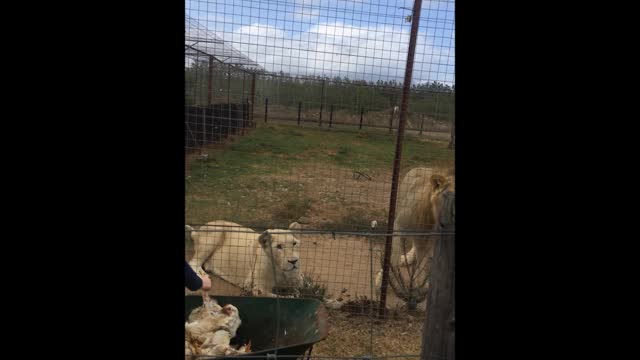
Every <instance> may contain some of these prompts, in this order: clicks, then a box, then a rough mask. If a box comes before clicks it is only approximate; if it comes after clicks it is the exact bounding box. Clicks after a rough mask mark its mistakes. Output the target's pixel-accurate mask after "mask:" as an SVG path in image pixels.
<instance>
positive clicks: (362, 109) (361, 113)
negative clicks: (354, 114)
mask: <svg viewBox="0 0 640 360" xmlns="http://www.w3.org/2000/svg"><path fill="white" fill-rule="evenodd" d="M363 116H364V108H360V127H359V129H360V130H362V117H363Z"/></svg>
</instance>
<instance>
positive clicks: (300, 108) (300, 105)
mask: <svg viewBox="0 0 640 360" xmlns="http://www.w3.org/2000/svg"><path fill="white" fill-rule="evenodd" d="M300 111H302V101H299V102H298V126H300Z"/></svg>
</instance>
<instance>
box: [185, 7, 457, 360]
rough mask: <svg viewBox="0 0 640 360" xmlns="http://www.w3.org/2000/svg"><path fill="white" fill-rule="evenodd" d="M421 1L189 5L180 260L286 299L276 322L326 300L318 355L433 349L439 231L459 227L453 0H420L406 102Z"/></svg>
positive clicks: (449, 233) (230, 287) (238, 292)
mask: <svg viewBox="0 0 640 360" xmlns="http://www.w3.org/2000/svg"><path fill="white" fill-rule="evenodd" d="M413 6H414V3H413V1H404V0H395V1H394V0H391V1H380V0H372V1H344V0H329V1H317V0H292V1H285V0H267V1H257V0H256V1H252V0H219V1H215V0H208V1H204V0H203V1H196V0H188V1H187V2H186V18H185V24H186V28H185V156H186V160H187V161H186V169H185V170H186V178H185V185H186V209H185V210H186V212H185V213H186V223H187V224H188V226H187V229H186V231H185V249H186V251H185V260H186V261H188V262H189V263H190V265H191V266H192V267H193V268H194V269H196V270H199V269H203V270H206V271H207V272H209V274H210V275H211V277H212V279H213V288H212V290H211V294H212V295H213V296H214V297H216V296H221V297H224V296H241V297H248V298H255V299H257V298H262V297H265V296H268V297H271V296H273V299H275V301H278V303H277V304H278V307H277V309H278V311H277V313H276V315H274V319H275V320H277V321H280V320H278V319H280V317H281V316H284V315H282V313H283V312H286V307H287V306H288V305H287V304H288V303H287V301H289V300H290V299H291V298H293V299H317V300H319V301H320V302H321V304H322V306H323V308H326V309H327V310H328V320H327V321H328V323H329V332H328V335H327V336H326V338H325V339H324V340H323V341H319V342H317V343H314V344H312V345H311V347H309V348H308V349H305V350H304V351H305V352H304V356H305V357H307V358H334V359H337V358H343V357H346V358H354V357H358V358H362V357H367V358H398V357H400V358H416V357H418V356H419V355H420V354H421V349H422V339H421V337H420V336H419V334H420V333H421V332H422V329H423V324H424V319H425V316H426V309H427V301H426V300H427V298H428V291H429V288H430V285H429V284H430V274H431V267H432V264H431V257H432V255H433V251H434V244H435V243H436V242H437V241H452V240H453V238H454V231H455V229H454V226H453V224H454V223H455V221H454V219H455V206H454V201H453V199H454V196H455V172H454V151H453V150H452V149H450V147H449V145H450V143H452V142H453V139H454V137H453V135H454V134H453V127H454V118H455V111H454V105H455V78H454V59H455V54H454V45H453V41H454V28H455V21H454V16H453V15H454V2H453V1H424V2H422V7H421V11H420V16H419V18H420V22H419V26H418V27H417V28H416V29H415V36H416V47H415V56H414V61H413V64H412V69H413V77H412V80H411V84H410V88H409V92H408V94H409V96H408V97H405V100H406V107H405V106H403V91H402V90H403V85H404V75H405V70H406V66H407V53H408V51H409V42H410V41H409V39H410V35H411V27H412V23H413V22H414V21H415V19H413V16H414V15H415V14H417V12H415V11H414V10H412V8H413ZM403 109H404V110H403ZM401 122H404V123H403V124H402V126H401ZM403 129H404V131H401V132H402V134H398V131H399V130H403ZM399 135H404V140H403V145H402V147H401V148H402V156H401V158H399V159H398V160H401V162H400V163H398V165H399V166H398V168H399V173H400V176H399V177H398V179H399V180H398V181H394V178H395V177H394V173H395V171H396V169H395V168H394V158H395V157H396V142H397V141H398V139H399ZM394 187H397V189H398V190H397V199H396V198H395V197H394V196H392V192H393V191H392V190H393V188H394ZM391 206H393V209H394V211H393V213H395V216H391V218H390V209H391ZM392 215H393V214H392ZM390 222H391V223H390ZM387 245H388V246H389V249H386V248H385V247H386V246H387ZM385 256H387V257H388V266H385V261H384V259H385ZM385 272H387V273H388V281H384V278H385V276H386V275H384V276H383V273H385ZM187 295H189V296H194V295H197V294H193V293H191V292H189V291H187ZM230 299H231V298H230ZM220 305H224V304H220ZM281 307H284V309H285V310H282V309H283V308H281ZM243 311H251V310H244V308H243V309H242V311H241V314H240V315H241V317H242V312H243ZM243 321H245V318H243ZM248 321H252V320H251V319H248ZM253 321H255V320H253ZM279 325H281V324H279ZM246 326H250V325H246ZM280 330H282V329H279V328H278V329H277V330H273V333H274V339H273V343H272V344H280V343H279V342H282V341H285V342H286V341H289V340H287V339H290V337H291V335H286V334H284V333H281V331H280ZM290 330H291V329H290ZM241 338H242V339H244V340H247V339H245V338H244V337H241ZM249 340H250V339H249ZM236 341H240V340H236ZM254 341H255V339H254ZM259 343H260V342H259ZM232 344H234V345H238V346H239V345H240V344H239V343H233V342H232ZM261 344H263V345H262V346H263V347H264V346H266V345H264V343H261ZM200 345H202V344H200ZM252 350H253V351H260V350H266V349H264V348H263V349H257V348H254V349H252ZM192 354H193V356H195V357H201V356H205V355H206V354H205V352H200V353H192ZM270 354H271V353H270ZM222 355H224V354H222ZM272 355H275V356H277V357H283V358H284V357H287V356H289V355H288V354H287V352H286V351H284V350H283V352H282V353H280V354H278V350H277V347H276V351H275V352H274V353H273V354H272ZM345 355H347V356H345ZM422 355H423V358H433V359H443V358H447V356H446V355H445V354H439V353H438V354H428V353H424V352H423V353H422ZM243 356H246V355H243ZM291 356H293V357H296V358H300V357H301V356H302V355H301V354H298V355H291ZM449 358H450V357H449Z"/></svg>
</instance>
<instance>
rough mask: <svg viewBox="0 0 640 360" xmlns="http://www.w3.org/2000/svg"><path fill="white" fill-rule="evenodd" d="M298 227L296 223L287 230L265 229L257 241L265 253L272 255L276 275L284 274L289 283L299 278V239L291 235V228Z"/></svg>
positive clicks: (295, 228)
mask: <svg viewBox="0 0 640 360" xmlns="http://www.w3.org/2000/svg"><path fill="white" fill-rule="evenodd" d="M297 229H300V225H299V224H298V223H293V224H291V225H290V226H289V230H280V229H276V230H266V231H265V232H263V233H262V234H261V235H260V237H259V238H258V241H259V242H260V245H261V246H262V248H263V249H264V251H265V253H266V254H267V255H272V263H273V264H274V265H275V268H276V273H278V272H279V274H277V275H278V276H280V275H282V276H284V278H285V280H286V281H287V282H290V283H296V282H297V281H299V279H300V254H299V253H298V249H299V248H300V240H299V239H298V238H297V237H296V236H294V235H293V233H292V232H291V230H297Z"/></svg>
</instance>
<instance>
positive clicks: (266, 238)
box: [258, 230, 271, 247]
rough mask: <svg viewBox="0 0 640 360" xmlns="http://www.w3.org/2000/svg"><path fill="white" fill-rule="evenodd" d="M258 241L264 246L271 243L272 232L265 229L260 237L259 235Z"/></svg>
mask: <svg viewBox="0 0 640 360" xmlns="http://www.w3.org/2000/svg"><path fill="white" fill-rule="evenodd" d="M258 242H259V243H260V246H262V247H267V246H269V245H271V234H270V233H269V230H265V231H264V232H263V233H262V234H260V237H258Z"/></svg>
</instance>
